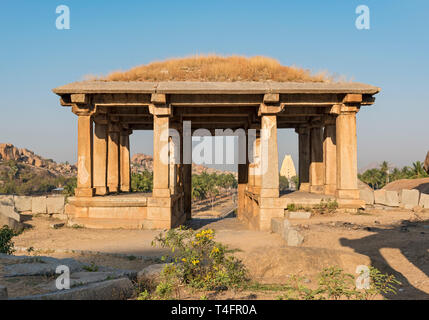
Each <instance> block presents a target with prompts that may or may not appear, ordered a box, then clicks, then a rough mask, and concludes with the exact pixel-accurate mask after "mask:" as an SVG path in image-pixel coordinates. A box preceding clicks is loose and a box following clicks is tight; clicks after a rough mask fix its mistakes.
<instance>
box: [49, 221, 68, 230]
mask: <svg viewBox="0 0 429 320" xmlns="http://www.w3.org/2000/svg"><path fill="white" fill-rule="evenodd" d="M64 226H65V222H59V223H52V224H51V228H52V229H59V228H62V227H64Z"/></svg>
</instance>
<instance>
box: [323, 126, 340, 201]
mask: <svg viewBox="0 0 429 320" xmlns="http://www.w3.org/2000/svg"><path fill="white" fill-rule="evenodd" d="M323 162H324V164H325V187H324V193H325V194H327V195H335V192H336V191H337V141H336V126H335V118H329V119H327V120H326V122H325V129H324V132H323Z"/></svg>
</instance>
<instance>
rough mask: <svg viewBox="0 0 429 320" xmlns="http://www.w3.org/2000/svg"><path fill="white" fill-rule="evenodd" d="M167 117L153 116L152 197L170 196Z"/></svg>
mask: <svg viewBox="0 0 429 320" xmlns="http://www.w3.org/2000/svg"><path fill="white" fill-rule="evenodd" d="M169 178H170V172H169V117H168V116H161V115H154V116H153V192H152V196H153V197H161V198H163V197H170V183H169V180H170V179H169Z"/></svg>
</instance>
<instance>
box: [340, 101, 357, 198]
mask: <svg viewBox="0 0 429 320" xmlns="http://www.w3.org/2000/svg"><path fill="white" fill-rule="evenodd" d="M358 110H359V109H358V108H357V107H352V106H345V105H343V106H341V112H340V114H339V115H338V116H337V120H336V138H337V192H336V195H337V197H338V198H342V199H359V190H358V185H357V138H356V113H357V111H358Z"/></svg>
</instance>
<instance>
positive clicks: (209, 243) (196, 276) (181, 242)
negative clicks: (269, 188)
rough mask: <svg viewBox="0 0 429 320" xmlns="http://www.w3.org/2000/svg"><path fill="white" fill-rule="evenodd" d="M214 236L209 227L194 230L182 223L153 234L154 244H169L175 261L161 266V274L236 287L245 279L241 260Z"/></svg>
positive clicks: (204, 285) (205, 285) (209, 286)
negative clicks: (162, 268)
mask: <svg viewBox="0 0 429 320" xmlns="http://www.w3.org/2000/svg"><path fill="white" fill-rule="evenodd" d="M214 237H215V232H214V231H213V230H211V229H205V230H201V231H198V232H197V231H194V230H191V229H186V228H183V227H180V228H177V229H171V230H169V231H167V232H166V233H165V234H162V233H161V234H160V235H159V236H158V237H156V238H155V240H154V242H153V245H156V244H159V245H160V246H161V247H164V248H169V249H170V250H171V256H170V258H171V259H172V261H174V262H173V263H172V264H171V265H168V266H167V267H166V268H165V269H164V272H163V276H164V278H169V280H170V282H171V279H172V278H173V279H177V280H178V283H179V284H182V285H186V286H189V287H192V288H196V289H204V290H226V289H229V288H236V287H239V286H241V285H242V284H243V283H245V282H246V281H248V278H247V270H246V268H245V266H244V265H243V263H242V262H241V261H240V260H238V259H236V258H235V257H234V256H232V255H231V253H232V251H231V250H228V248H227V247H226V246H224V245H223V244H221V243H218V242H215V241H214ZM163 290H164V291H165V290H166V289H165V288H164V289H163Z"/></svg>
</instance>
